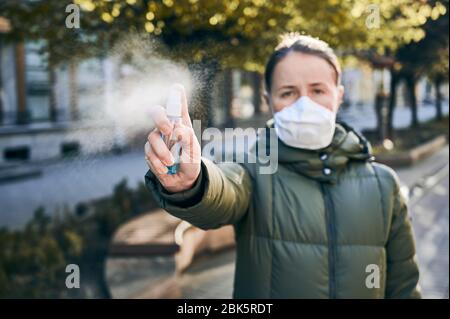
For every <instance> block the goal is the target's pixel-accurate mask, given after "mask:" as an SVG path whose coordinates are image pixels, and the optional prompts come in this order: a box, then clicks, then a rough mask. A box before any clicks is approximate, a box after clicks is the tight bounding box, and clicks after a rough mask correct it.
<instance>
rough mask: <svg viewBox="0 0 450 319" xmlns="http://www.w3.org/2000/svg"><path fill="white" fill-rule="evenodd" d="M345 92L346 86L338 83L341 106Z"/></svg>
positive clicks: (339, 103)
mask: <svg viewBox="0 0 450 319" xmlns="http://www.w3.org/2000/svg"><path fill="white" fill-rule="evenodd" d="M344 93H345V89H344V86H343V85H342V84H339V85H338V106H340V105H341V104H342V102H344Z"/></svg>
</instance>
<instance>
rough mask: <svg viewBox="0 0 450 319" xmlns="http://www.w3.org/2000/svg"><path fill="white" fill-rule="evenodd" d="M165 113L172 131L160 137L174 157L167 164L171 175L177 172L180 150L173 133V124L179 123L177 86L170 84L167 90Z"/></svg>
mask: <svg viewBox="0 0 450 319" xmlns="http://www.w3.org/2000/svg"><path fill="white" fill-rule="evenodd" d="M166 114H167V117H168V118H169V121H170V123H171V125H172V133H171V134H170V135H168V136H165V135H163V134H161V137H162V139H163V141H164V143H166V145H167V147H168V148H169V150H170V152H171V153H172V156H173V158H174V164H173V165H171V166H167V169H168V171H167V174H169V175H173V174H176V173H177V172H178V169H179V166H180V151H181V145H180V143H179V142H178V141H177V138H176V136H175V134H174V133H173V129H174V128H175V124H177V123H181V120H182V118H181V91H180V90H179V88H178V87H176V86H172V87H171V88H170V90H169V97H168V99H167V104H166Z"/></svg>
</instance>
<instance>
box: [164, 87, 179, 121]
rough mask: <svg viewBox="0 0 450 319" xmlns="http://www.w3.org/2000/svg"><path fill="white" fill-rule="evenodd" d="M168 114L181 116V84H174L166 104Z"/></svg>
mask: <svg viewBox="0 0 450 319" xmlns="http://www.w3.org/2000/svg"><path fill="white" fill-rule="evenodd" d="M166 113H167V116H173V117H181V89H180V85H179V84H177V85H172V86H171V87H170V90H169V97H168V98H167V104H166Z"/></svg>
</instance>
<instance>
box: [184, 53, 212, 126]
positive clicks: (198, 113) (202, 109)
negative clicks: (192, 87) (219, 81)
mask: <svg viewBox="0 0 450 319" xmlns="http://www.w3.org/2000/svg"><path fill="white" fill-rule="evenodd" d="M190 68H191V69H193V71H194V73H196V74H200V78H201V79H202V85H201V87H200V88H199V90H197V92H196V95H195V96H194V97H193V105H194V114H193V119H200V120H201V124H202V131H203V129H204V128H206V127H208V126H210V125H212V124H213V112H212V111H213V110H212V96H211V94H212V91H213V85H214V82H215V81H214V80H215V77H216V74H217V72H218V70H219V64H218V62H217V61H215V60H206V61H202V62H200V63H196V64H191V65H190Z"/></svg>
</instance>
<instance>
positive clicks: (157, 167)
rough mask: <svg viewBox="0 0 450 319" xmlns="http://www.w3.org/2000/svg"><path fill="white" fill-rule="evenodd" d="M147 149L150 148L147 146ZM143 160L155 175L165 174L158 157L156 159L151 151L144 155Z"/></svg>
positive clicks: (165, 169)
mask: <svg viewBox="0 0 450 319" xmlns="http://www.w3.org/2000/svg"><path fill="white" fill-rule="evenodd" d="M146 145H147V144H146ZM148 148H149V149H150V148H151V146H150V145H149V146H148ZM145 159H146V161H147V164H148V165H149V167H150V169H151V170H152V172H153V173H155V174H156V175H163V174H167V167H166V166H165V165H164V164H163V163H162V162H161V160H160V159H159V158H158V157H156V155H155V153H153V152H152V151H151V150H150V151H148V152H146V153H145Z"/></svg>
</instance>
